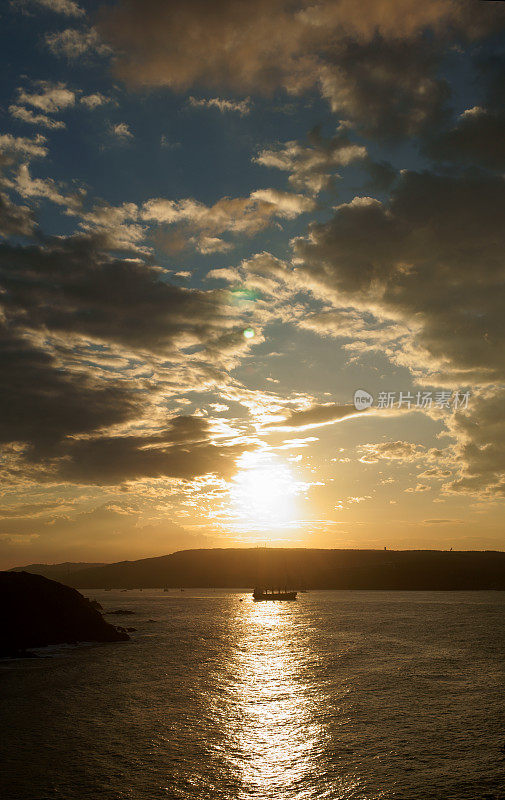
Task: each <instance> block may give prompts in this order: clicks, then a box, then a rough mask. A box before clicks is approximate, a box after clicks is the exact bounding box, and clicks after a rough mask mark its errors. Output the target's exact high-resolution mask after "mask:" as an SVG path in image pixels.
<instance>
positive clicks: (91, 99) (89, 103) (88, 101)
mask: <svg viewBox="0 0 505 800" xmlns="http://www.w3.org/2000/svg"><path fill="white" fill-rule="evenodd" d="M80 102H81V103H82V104H83V105H85V106H86V108H89V109H90V111H93V110H94V109H95V108H99V107H100V106H103V105H105V104H106V103H110V102H111V99H110V97H106V96H105V95H104V94H101V93H100V92H95V93H94V94H88V95H85V96H84V97H81V98H80Z"/></svg>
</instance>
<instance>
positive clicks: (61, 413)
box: [0, 323, 141, 460]
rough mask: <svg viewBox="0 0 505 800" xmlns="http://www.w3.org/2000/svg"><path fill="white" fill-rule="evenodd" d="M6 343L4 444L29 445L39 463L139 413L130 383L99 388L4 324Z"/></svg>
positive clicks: (0, 429) (0, 434)
mask: <svg viewBox="0 0 505 800" xmlns="http://www.w3.org/2000/svg"><path fill="white" fill-rule="evenodd" d="M0 340H1V345H2V346H1V349H0V363H1V370H2V375H3V376H4V381H5V385H4V387H3V390H2V393H1V395H0V409H1V413H0V441H2V442H4V443H7V442H19V443H27V444H29V445H30V447H31V448H32V450H31V457H32V459H33V460H36V459H37V458H38V457H39V456H40V454H41V453H47V452H48V451H50V450H51V448H53V447H54V446H55V444H57V443H58V442H59V441H60V440H61V439H63V438H64V437H65V436H67V435H73V434H76V433H89V432H91V431H93V430H94V429H96V428H101V427H102V426H104V425H112V424H115V423H118V422H124V421H125V420H127V419H131V418H132V417H134V416H137V415H138V414H139V412H140V408H141V405H140V403H139V400H138V397H137V394H136V392H135V390H134V387H133V386H132V385H130V386H128V383H127V382H114V381H111V382H110V383H109V385H106V386H97V385H96V383H95V382H94V381H93V380H91V379H90V378H89V376H87V375H86V374H85V373H84V372H79V371H78V370H72V371H68V372H64V371H63V370H62V369H61V365H60V364H59V363H58V360H57V359H56V358H55V357H54V356H52V355H51V354H50V353H48V352H47V350H45V349H43V348H42V347H40V346H37V345H35V344H31V343H30V341H29V339H28V338H26V337H25V336H24V335H23V333H22V331H19V332H15V328H12V327H11V328H10V329H9V328H8V327H7V326H6V325H5V324H4V323H2V324H1V325H0ZM41 420H43V421H44V423H43V424H41Z"/></svg>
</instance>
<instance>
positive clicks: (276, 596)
mask: <svg viewBox="0 0 505 800" xmlns="http://www.w3.org/2000/svg"><path fill="white" fill-rule="evenodd" d="M296 594H297V593H296V592H292V591H288V590H287V589H284V591H283V590H282V589H278V590H277V591H274V590H273V589H270V591H269V590H268V589H258V588H256V589H255V590H254V592H253V600H256V601H258V600H296Z"/></svg>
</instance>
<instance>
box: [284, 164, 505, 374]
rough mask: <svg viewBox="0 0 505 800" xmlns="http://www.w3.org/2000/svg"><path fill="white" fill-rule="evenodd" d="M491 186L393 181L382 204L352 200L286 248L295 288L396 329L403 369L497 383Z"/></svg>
mask: <svg viewBox="0 0 505 800" xmlns="http://www.w3.org/2000/svg"><path fill="white" fill-rule="evenodd" d="M504 208H505V182H504V181H503V179H502V178H501V177H494V176H492V175H484V174H474V173H468V174H464V175H460V176H451V175H436V174H434V173H429V172H426V173H415V172H404V173H402V175H401V177H400V180H399V183H398V185H397V187H396V189H395V190H394V192H393V193H392V195H391V198H390V200H389V202H388V203H385V204H382V203H380V202H379V201H377V200H374V199H372V198H355V199H354V200H353V201H352V202H351V203H348V204H344V205H341V206H340V207H339V208H338V209H337V210H336V213H335V215H334V217H333V218H332V219H331V220H330V221H329V222H327V223H324V224H313V225H312V226H311V227H310V232H309V236H308V237H307V238H305V239H299V240H297V241H296V242H295V252H296V257H297V262H296V264H297V266H296V272H295V275H296V276H298V282H299V283H300V284H304V285H305V286H307V287H309V288H311V289H312V290H313V291H314V293H315V294H317V295H318V296H320V297H324V299H326V300H328V299H330V298H331V300H332V301H333V304H334V305H336V306H338V307H346V306H347V307H355V308H357V309H359V310H360V311H369V312H371V313H372V314H374V315H375V316H376V317H379V318H382V319H385V318H389V319H391V320H395V321H397V322H401V323H402V325H403V326H405V327H404V329H407V330H409V331H410V336H409V338H408V341H407V344H406V345H405V347H404V348H403V350H398V349H397V350H396V351H395V352H391V351H390V352H389V354H390V356H391V357H392V358H396V359H400V360H401V362H402V363H404V364H409V366H411V367H412V368H413V369H427V370H430V371H432V372H436V373H437V374H438V375H439V377H443V378H445V379H447V380H451V379H452V380H453V381H464V383H465V384H466V383H468V382H470V381H472V380H474V381H475V380H479V381H483V382H493V381H496V380H502V379H503V378H504V372H505V371H504V366H505V362H504V360H503V351H502V342H503V336H504V332H505V331H504V325H505V320H504V316H503V312H502V299H503V249H504V247H505V229H504V227H503V209H504Z"/></svg>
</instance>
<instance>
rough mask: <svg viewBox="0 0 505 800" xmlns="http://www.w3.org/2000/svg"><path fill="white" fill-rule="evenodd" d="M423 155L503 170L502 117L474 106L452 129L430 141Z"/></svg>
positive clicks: (504, 116)
mask: <svg viewBox="0 0 505 800" xmlns="http://www.w3.org/2000/svg"><path fill="white" fill-rule="evenodd" d="M425 152H426V153H427V155H429V156H430V157H431V158H435V159H438V160H440V161H446V162H452V163H454V162H456V163H458V162H459V163H463V164H478V165H480V166H482V167H486V168H488V169H497V170H503V169H504V168H505V114H503V113H501V112H500V111H493V110H489V109H487V108H483V107H481V106H474V107H473V108H470V109H468V110H467V111H465V112H464V113H463V114H461V115H460V117H459V119H458V120H457V123H456V125H455V126H454V127H453V128H451V129H449V130H446V131H444V132H442V133H440V134H439V135H438V136H437V137H435V138H434V139H432V140H431V141H430V142H429V144H427V145H426V147H425Z"/></svg>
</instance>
